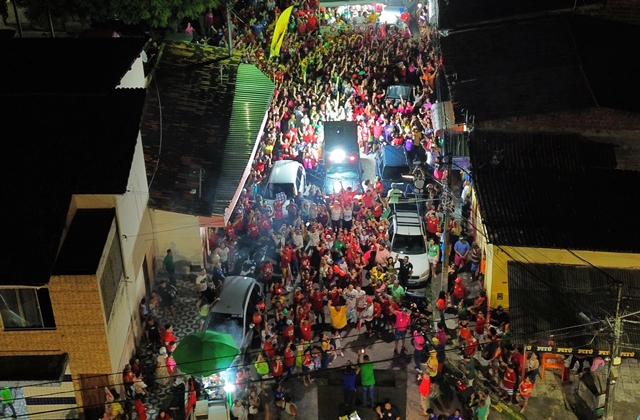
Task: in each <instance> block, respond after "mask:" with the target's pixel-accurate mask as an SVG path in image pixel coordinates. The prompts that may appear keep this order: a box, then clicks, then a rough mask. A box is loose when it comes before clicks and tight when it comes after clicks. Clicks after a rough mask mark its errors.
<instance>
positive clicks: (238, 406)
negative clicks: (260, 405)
mask: <svg viewBox="0 0 640 420" xmlns="http://www.w3.org/2000/svg"><path fill="white" fill-rule="evenodd" d="M231 414H232V415H233V417H235V418H237V419H238V420H247V419H248V418H249V416H248V413H247V408H246V407H245V406H244V405H243V404H242V400H235V402H234V403H233V407H231Z"/></svg>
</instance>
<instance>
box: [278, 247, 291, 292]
mask: <svg viewBox="0 0 640 420" xmlns="http://www.w3.org/2000/svg"><path fill="white" fill-rule="evenodd" d="M290 265H291V248H289V245H285V246H284V247H282V248H280V268H282V278H283V279H284V285H285V289H286V290H287V291H290V290H291V282H290V280H289V277H290V275H289V273H290Z"/></svg>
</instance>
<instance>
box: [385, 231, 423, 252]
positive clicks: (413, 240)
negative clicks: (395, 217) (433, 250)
mask: <svg viewBox="0 0 640 420" xmlns="http://www.w3.org/2000/svg"><path fill="white" fill-rule="evenodd" d="M391 249H392V251H393V252H397V253H403V254H409V255H416V254H424V253H425V252H427V250H426V248H425V245H424V239H423V238H422V236H419V235H399V234H396V236H395V237H394V238H393V245H392V247H391Z"/></svg>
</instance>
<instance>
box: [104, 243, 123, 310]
mask: <svg viewBox="0 0 640 420" xmlns="http://www.w3.org/2000/svg"><path fill="white" fill-rule="evenodd" d="M118 238H119V234H118V231H117V230H116V234H115V235H114V236H113V240H112V241H111V245H110V247H109V254H108V256H107V261H106V262H105V266H104V270H103V271H102V276H101V277H100V290H101V291H102V303H103V305H104V314H105V317H106V318H107V322H109V318H110V317H111V310H112V309H113V303H114V302H115V300H116V295H117V294H118V288H119V287H120V282H121V281H122V278H123V277H124V265H123V263H122V252H120V241H119V240H118Z"/></svg>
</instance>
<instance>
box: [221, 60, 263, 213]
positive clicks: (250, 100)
mask: <svg viewBox="0 0 640 420" xmlns="http://www.w3.org/2000/svg"><path fill="white" fill-rule="evenodd" d="M274 89H275V86H274V84H273V82H271V80H269V78H267V76H265V75H264V74H263V73H262V72H261V71H260V70H258V69H257V68H256V67H255V66H253V65H250V64H240V65H239V66H238V74H237V76H236V86H235V93H234V96H233V106H232V110H231V121H230V124H229V135H228V136H227V142H226V145H225V149H224V161H223V163H222V173H221V174H220V178H219V179H218V185H217V188H216V194H215V200H214V203H213V214H224V211H225V209H226V208H227V207H230V206H233V205H234V203H232V200H233V197H234V195H235V193H236V190H237V189H238V188H239V187H242V186H241V185H240V186H239V185H238V184H239V182H240V181H241V180H242V177H243V174H244V172H245V170H246V168H247V165H248V164H250V163H252V161H253V156H254V154H255V150H256V146H257V142H258V138H259V136H260V133H261V131H262V128H263V122H264V121H265V117H266V114H267V110H268V109H269V106H270V105H271V100H272V98H273V91H274Z"/></svg>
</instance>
